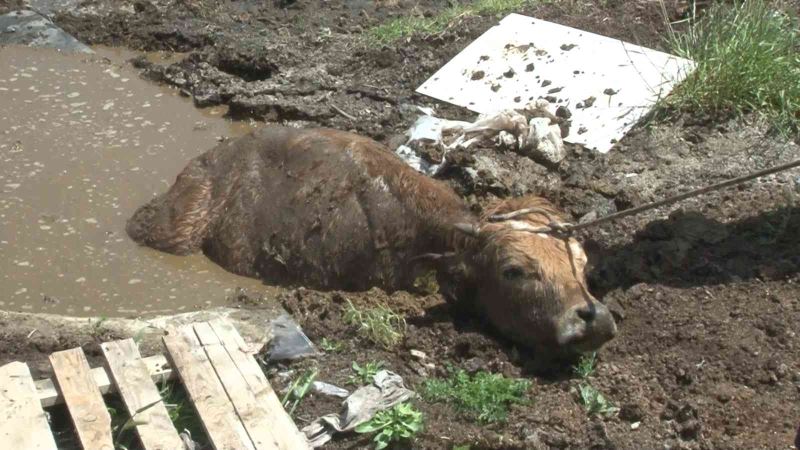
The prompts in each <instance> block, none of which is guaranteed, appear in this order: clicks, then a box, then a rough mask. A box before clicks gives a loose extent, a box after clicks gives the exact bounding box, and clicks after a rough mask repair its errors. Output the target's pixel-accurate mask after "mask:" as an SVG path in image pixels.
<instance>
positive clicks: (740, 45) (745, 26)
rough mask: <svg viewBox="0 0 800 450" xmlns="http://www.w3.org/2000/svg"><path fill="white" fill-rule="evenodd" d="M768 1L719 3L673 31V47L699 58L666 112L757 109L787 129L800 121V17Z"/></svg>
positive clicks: (728, 113) (716, 113)
mask: <svg viewBox="0 0 800 450" xmlns="http://www.w3.org/2000/svg"><path fill="white" fill-rule="evenodd" d="M772 3H773V2H768V1H766V0H748V1H744V2H742V1H736V2H734V3H733V4H729V3H728V2H715V3H714V4H713V5H712V6H711V7H710V8H708V9H707V10H706V11H705V12H704V13H702V15H701V16H699V17H697V16H695V17H693V18H692V19H690V21H689V22H690V26H689V28H688V30H687V31H685V32H681V33H677V32H675V31H674V30H672V29H671V30H670V33H669V37H668V45H669V47H670V50H671V51H672V52H673V53H675V54H677V55H678V56H682V57H685V58H689V59H692V60H694V61H695V62H696V63H697V67H696V69H695V71H694V72H693V73H692V74H691V75H690V76H689V77H688V78H687V79H686V80H684V81H683V82H682V83H681V84H680V85H679V86H677V87H676V88H675V89H674V90H673V93H672V95H670V96H669V97H668V98H667V99H665V101H664V102H663V103H662V110H661V112H662V113H663V112H668V111H675V110H678V111H687V112H693V113H700V114H703V115H707V116H713V117H736V116H740V115H742V114H745V113H751V112H755V113H758V114H762V115H764V116H766V118H767V119H768V120H770V121H771V122H772V123H773V125H774V126H775V128H776V129H777V130H779V131H782V132H792V131H794V132H796V131H797V130H798V123H800V33H799V32H798V22H797V19H796V17H794V16H793V15H791V14H790V13H788V12H786V11H781V10H778V9H776V8H775V7H774V6H772Z"/></svg>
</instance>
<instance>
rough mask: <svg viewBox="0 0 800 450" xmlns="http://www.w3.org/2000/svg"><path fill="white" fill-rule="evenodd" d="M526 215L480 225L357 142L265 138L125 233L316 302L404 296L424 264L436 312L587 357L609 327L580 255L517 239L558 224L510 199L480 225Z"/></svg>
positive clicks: (164, 198)
mask: <svg viewBox="0 0 800 450" xmlns="http://www.w3.org/2000/svg"><path fill="white" fill-rule="evenodd" d="M531 207H533V208H534V209H536V210H537V211H538V213H537V212H532V213H530V214H526V215H523V216H520V217H518V218H515V219H513V220H509V221H502V222H497V223H491V222H488V221H487V220H486V219H487V217H476V216H475V215H474V214H473V213H472V212H470V210H469V209H468V207H467V206H466V204H465V203H464V202H463V201H462V200H461V199H460V198H459V197H458V196H457V195H456V194H455V193H454V192H453V191H452V190H451V189H450V188H449V187H447V186H446V185H444V184H442V183H440V182H438V181H436V180H433V179H431V178H428V177H426V176H424V175H422V174H419V173H417V172H416V171H414V170H413V169H411V168H410V167H408V166H407V165H406V164H405V162H403V161H402V160H401V159H400V158H398V157H397V156H396V155H395V154H394V153H392V152H391V151H389V150H388V149H386V148H385V147H383V146H381V145H380V144H378V143H377V142H375V141H373V140H371V139H367V138H364V137H361V136H358V135H354V134H351V133H345V132H341V131H336V130H329V129H313V130H299V129H293V128H286V127H277V126H276V127H267V128H264V129H262V130H259V131H257V132H255V133H252V134H250V135H247V136H244V137H242V138H239V139H237V140H235V141H230V142H224V143H222V144H220V145H218V146H217V147H215V148H214V149H212V150H210V151H208V152H206V153H204V154H203V155H201V156H199V157H197V158H195V159H193V160H192V161H191V162H190V163H189V165H188V166H187V167H186V168H185V169H184V170H183V172H181V174H180V175H178V178H177V180H176V182H175V184H174V185H173V186H172V187H171V188H170V189H169V191H168V192H166V193H165V194H163V195H160V196H158V197H156V198H155V199H153V200H152V201H151V202H150V203H148V204H146V205H144V206H142V207H141V208H139V210H137V211H136V213H135V214H134V215H133V217H132V218H131V219H130V220H129V221H128V226H127V231H128V234H129V235H130V236H131V238H133V239H134V240H135V241H136V242H138V243H140V244H142V245H147V246H150V247H153V248H156V249H159V250H163V251H166V252H170V253H175V254H189V253H194V252H197V251H203V252H204V253H205V254H206V255H207V256H208V257H209V258H211V259H212V260H214V261H215V262H216V263H218V264H220V265H221V266H223V267H224V268H226V269H228V270H230V271H232V272H234V273H237V274H240V275H245V276H250V277H258V278H261V279H263V280H265V281H267V282H269V283H293V284H300V285H304V286H307V287H313V288H317V289H343V290H364V289H368V288H370V287H374V286H378V287H381V288H383V289H385V290H388V291H392V290H397V289H404V288H408V287H409V286H410V285H411V284H412V283H413V280H414V278H415V277H416V275H417V274H418V273H419V272H418V269H419V267H420V263H422V262H425V261H426V260H427V261H432V262H433V263H434V264H436V266H437V269H438V270H437V273H438V276H439V280H440V284H441V285H442V286H443V291H444V293H445V295H446V296H447V297H449V299H451V300H454V301H458V302H460V303H463V304H466V305H468V306H470V307H472V308H473V309H475V310H476V312H478V313H480V314H484V315H485V316H486V317H487V318H488V319H489V321H490V322H491V323H492V324H493V325H494V326H495V327H496V328H497V329H498V330H499V331H500V332H501V333H504V334H506V335H507V336H509V337H510V338H512V339H514V340H516V341H519V342H521V343H523V344H527V345H533V346H546V347H548V348H570V349H578V350H589V349H594V348H597V347H599V346H600V345H602V343H604V342H605V341H607V340H608V339H610V338H611V337H612V336H613V335H614V333H615V331H616V326H615V325H614V321H613V319H612V318H611V316H610V314H609V313H608V310H607V309H606V308H605V306H603V305H602V304H600V303H599V302H597V301H596V300H595V299H594V298H592V297H591V295H590V294H589V292H588V291H587V290H586V287H585V281H584V273H583V270H584V265H585V254H584V253H583V250H582V249H581V248H580V245H579V244H578V243H577V242H576V241H574V240H569V241H567V240H563V239H558V238H555V237H553V236H550V235H546V234H541V233H535V232H531V230H532V229H534V228H536V227H538V226H540V225H544V224H547V223H549V222H550V221H551V220H553V218H558V212H557V211H556V210H555V209H554V208H553V207H552V206H551V205H550V204H549V203H547V202H546V201H544V200H543V199H541V198H537V197H522V198H516V199H511V200H507V201H503V202H499V203H497V204H496V205H493V207H491V208H489V211H488V213H489V214H499V213H506V212H511V211H517V210H520V209H524V208H531ZM421 255H425V256H423V257H422V258H421Z"/></svg>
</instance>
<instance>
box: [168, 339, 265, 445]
mask: <svg viewBox="0 0 800 450" xmlns="http://www.w3.org/2000/svg"><path fill="white" fill-rule="evenodd" d="M163 341H164V345H165V346H166V348H167V357H168V358H169V360H170V362H171V363H172V367H173V369H174V370H175V371H176V372H177V373H178V376H179V377H180V379H181V381H182V382H183V385H184V387H185V389H186V392H187V393H188V394H189V398H190V399H191V400H192V403H193V404H194V407H195V409H196V410H197V414H198V416H200V420H201V422H202V423H203V427H204V428H205V430H206V434H207V435H208V437H209V440H210V441H211V444H212V445H213V446H214V448H215V449H217V450H243V449H250V450H255V449H254V447H253V443H252V441H251V440H250V437H249V436H248V434H247V431H246V430H245V428H244V425H242V422H241V421H240V420H239V417H238V416H237V415H236V411H235V410H234V408H233V405H232V404H231V402H230V400H229V399H228V395H227V394H226V393H225V389H224V388H223V387H222V384H221V383H220V381H219V379H218V378H217V375H216V372H215V371H214V367H213V366H212V365H211V362H210V361H209V359H208V356H207V355H206V353H205V351H204V350H203V348H202V347H201V346H200V342H199V341H198V340H197V337H196V336H195V335H194V331H193V330H191V329H183V330H181V333H180V334H177V335H169V336H164V337H163Z"/></svg>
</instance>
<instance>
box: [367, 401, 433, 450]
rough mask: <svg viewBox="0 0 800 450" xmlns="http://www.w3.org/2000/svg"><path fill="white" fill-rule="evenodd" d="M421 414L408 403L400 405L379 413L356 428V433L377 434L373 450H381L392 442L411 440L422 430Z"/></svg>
mask: <svg viewBox="0 0 800 450" xmlns="http://www.w3.org/2000/svg"><path fill="white" fill-rule="evenodd" d="M422 423H423V419H422V413H421V412H420V411H418V410H417V409H416V408H414V406H412V405H411V404H410V403H400V404H399V405H395V407H394V408H392V409H388V410H385V411H381V412H379V413H378V414H376V415H375V417H373V418H372V419H371V420H370V421H369V422H365V423H362V424H361V425H359V426H357V427H356V429H355V431H356V433H374V432H376V431H377V432H378V434H377V435H375V438H374V439H373V440H374V441H375V449H376V450H381V449H384V448H386V447H388V446H389V444H391V443H392V442H398V441H404V440H408V439H411V438H412V437H414V435H416V434H417V433H419V431H420V430H421V429H422Z"/></svg>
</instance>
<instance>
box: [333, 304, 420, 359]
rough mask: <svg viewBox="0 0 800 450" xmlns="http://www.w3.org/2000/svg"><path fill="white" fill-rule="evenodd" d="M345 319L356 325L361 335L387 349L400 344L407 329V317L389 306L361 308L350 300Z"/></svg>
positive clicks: (347, 322) (348, 322) (346, 321)
mask: <svg viewBox="0 0 800 450" xmlns="http://www.w3.org/2000/svg"><path fill="white" fill-rule="evenodd" d="M344 321H345V323H346V324H348V325H351V326H355V327H356V328H357V331H358V333H359V334H360V335H362V336H364V337H365V338H367V339H369V340H370V341H372V342H374V343H376V344H378V345H381V346H383V347H384V348H387V349H389V348H392V347H394V346H395V345H397V344H399V343H400V341H401V340H402V339H403V335H404V334H405V331H406V321H405V319H403V317H401V316H400V315H398V314H397V313H395V312H394V311H392V310H391V309H389V308H388V307H386V306H378V307H375V308H367V309H359V308H356V307H355V306H354V305H353V303H352V302H350V301H349V300H348V302H347V309H346V310H345V313H344Z"/></svg>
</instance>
